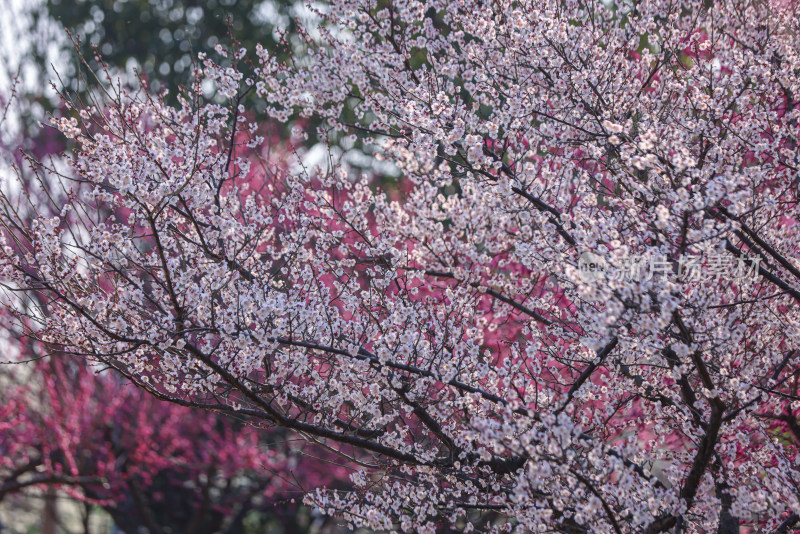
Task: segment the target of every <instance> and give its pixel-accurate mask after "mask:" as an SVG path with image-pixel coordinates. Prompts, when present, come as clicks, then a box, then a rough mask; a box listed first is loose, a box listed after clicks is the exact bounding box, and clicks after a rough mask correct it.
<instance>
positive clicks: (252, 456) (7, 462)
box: [0, 356, 330, 533]
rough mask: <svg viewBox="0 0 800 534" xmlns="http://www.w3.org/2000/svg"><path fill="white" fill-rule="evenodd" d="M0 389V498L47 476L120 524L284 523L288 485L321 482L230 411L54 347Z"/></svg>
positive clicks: (236, 528) (217, 528)
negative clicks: (143, 385)
mask: <svg viewBox="0 0 800 534" xmlns="http://www.w3.org/2000/svg"><path fill="white" fill-rule="evenodd" d="M38 388H41V391H37V389H38ZM0 400H2V404H1V406H2V419H1V421H2V422H0V424H1V425H2V427H3V432H2V434H1V436H2V437H0V451H2V454H3V460H2V464H1V465H0V467H2V475H1V476H0V482H1V483H0V500H2V499H3V498H5V497H7V496H10V495H14V494H16V493H18V492H21V491H25V490H27V489H28V488H31V487H37V486H44V485H45V484H47V485H55V486H57V487H60V488H61V489H62V490H63V491H65V492H66V493H67V494H68V495H70V496H72V497H75V498H77V499H79V500H80V501H84V502H87V503H89V504H91V505H95V506H99V507H102V508H103V509H104V510H106V511H107V512H108V513H109V514H110V515H111V517H112V518H113V520H114V523H115V524H116V525H117V527H119V528H120V529H121V530H122V531H123V532H139V531H140V529H141V528H146V529H147V531H148V532H151V533H158V532H169V531H172V532H187V533H188V532H194V533H202V532H208V533H214V532H242V531H243V522H244V521H245V519H247V518H248V516H250V519H251V520H253V519H255V518H257V519H259V520H263V519H264V518H275V517H277V518H278V519H279V520H280V521H281V523H284V524H286V525H290V524H291V521H292V519H293V518H292V515H294V514H293V512H295V513H296V506H292V505H291V503H290V500H291V499H292V497H293V496H296V495H297V494H298V492H299V490H298V487H297V486H298V485H302V484H303V483H316V482H319V481H320V480H327V481H330V478H329V477H327V478H326V477H324V476H323V477H322V478H320V477H314V476H313V475H312V476H311V477H308V476H307V475H304V473H306V474H308V473H309V472H308V471H302V472H301V471H299V470H298V469H297V454H295V453H293V452H292V450H291V447H290V446H289V444H287V443H281V436H280V435H277V434H273V435H271V436H269V438H270V442H271V443H272V446H271V447H265V445H264V439H263V438H264V437H265V436H261V435H259V434H258V433H256V432H254V429H252V428H250V427H247V426H246V425H244V424H242V423H241V422H238V421H236V420H234V419H231V418H220V417H218V416H215V415H214V414H211V413H193V412H189V411H188V410H187V409H186V408H183V407H179V406H176V405H173V404H167V403H164V402H161V401H159V400H157V399H155V398H153V397H151V396H147V395H145V394H143V393H142V392H140V391H139V390H137V389H136V388H135V387H133V386H131V385H130V384H121V383H120V380H119V379H118V378H116V377H115V376H113V375H110V374H109V373H105V374H101V375H94V374H93V373H92V372H91V371H90V370H89V369H87V368H86V366H85V365H84V364H83V363H80V362H75V361H73V360H70V359H68V358H66V357H64V356H58V357H55V358H52V359H49V360H44V361H43V362H41V363H39V364H37V366H36V368H35V369H34V370H33V371H32V374H31V375H29V376H27V377H26V382H25V384H21V385H18V386H16V387H7V388H4V391H3V393H2V397H0ZM323 466H325V464H324V463H323V462H319V463H318V464H317V465H316V466H315V467H316V468H317V469H320V468H321V467H323ZM309 467H310V466H309ZM304 478H305V480H304ZM276 504H278V507H277V509H276V510H273V508H274V507H275V506H276ZM259 513H261V514H262V515H261V516H259V515H258V514H259ZM86 521H88V517H87V518H86Z"/></svg>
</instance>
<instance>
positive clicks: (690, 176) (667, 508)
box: [0, 0, 800, 534]
mask: <svg viewBox="0 0 800 534" xmlns="http://www.w3.org/2000/svg"><path fill="white" fill-rule="evenodd" d="M795 11H796V7H794V6H793V5H792V4H791V3H788V2H768V1H755V0H752V1H751V0H730V1H709V2H703V3H700V2H691V3H690V2H685V3H681V2H675V1H671V0H670V1H667V0H646V1H641V2H625V1H619V2H600V1H597V2H593V1H585V2H583V1H573V0H552V1H551V0H545V1H542V2H535V3H533V2H494V3H486V2H483V1H472V0H462V1H460V2H446V1H434V2H424V3H423V2H415V1H413V0H412V1H405V2H394V1H392V2H385V3H384V2H381V3H373V2H368V1H361V0H337V1H334V2H332V3H331V4H330V5H329V6H326V8H325V9H324V10H323V11H321V12H320V13H318V15H319V21H320V22H319V24H318V25H317V26H316V27H313V28H312V27H308V28H305V29H304V30H303V31H302V32H301V36H302V39H301V41H302V42H301V43H300V46H299V48H298V47H297V46H295V48H298V49H297V50H296V53H295V57H294V58H293V60H292V61H287V62H285V63H282V62H278V61H277V60H276V59H275V57H274V56H273V54H272V53H271V51H269V50H264V49H262V48H259V49H258V50H257V51H256V52H257V55H258V64H257V65H256V67H255V69H252V68H250V67H249V66H248V65H247V64H245V63H243V62H238V63H237V61H238V60H240V59H242V58H244V57H245V54H246V52H245V51H235V52H233V54H232V58H230V59H233V60H234V61H233V66H232V67H220V66H218V65H217V64H215V63H214V62H213V61H212V60H210V59H206V58H205V57H204V56H201V61H203V64H202V65H201V66H200V67H199V68H198V70H197V72H196V76H197V80H196V82H195V84H194V85H193V86H192V87H191V88H190V89H189V90H188V91H186V92H185V94H184V95H183V99H182V102H181V105H180V107H178V108H174V107H170V106H167V105H166V104H164V102H163V100H162V99H160V98H157V97H153V96H148V95H146V94H144V93H131V92H126V91H124V90H121V89H119V88H115V87H113V86H110V87H106V88H105V90H106V91H107V98H106V101H105V103H104V104H103V105H102V106H98V107H88V108H86V107H83V108H81V107H79V106H75V109H74V110H73V111H74V114H67V116H65V117H63V118H61V119H59V121H58V126H59V128H60V129H61V131H62V132H63V133H64V134H65V135H66V136H67V137H68V138H71V139H74V140H75V143H76V149H75V155H74V158H73V159H72V162H71V169H70V171H69V172H64V173H58V172H56V169H52V168H50V166H48V165H38V166H34V170H35V172H36V173H38V175H40V176H41V177H42V183H46V184H51V183H52V182H55V183H57V184H58V186H59V187H62V188H63V189H64V191H65V192H66V196H67V198H66V200H65V201H63V202H59V203H57V204H55V203H53V205H52V206H50V208H51V209H55V212H56V213H57V214H56V215H55V216H53V215H52V214H51V213H48V212H47V206H46V204H47V198H44V199H43V200H44V202H39V201H31V202H27V198H29V197H26V196H25V195H22V196H21V197H19V196H18V195H15V192H14V191H13V190H12V189H11V188H8V187H7V188H5V189H4V191H5V194H4V197H3V200H4V203H3V206H4V211H3V215H2V219H1V220H2V224H3V226H4V229H5V232H4V239H5V244H4V247H5V248H4V249H3V250H4V253H3V254H2V257H1V258H0V266H1V267H2V278H3V281H4V287H5V288H6V293H5V303H6V307H7V309H8V311H9V313H11V314H13V315H14V316H15V317H16V318H17V319H18V321H19V322H21V323H22V325H23V326H25V324H26V321H30V323H29V328H28V333H29V335H30V336H31V337H32V338H33V339H37V340H40V341H42V342H44V343H46V344H48V345H49V346H50V347H53V348H54V350H58V351H62V352H65V353H71V354H76V355H79V356H83V357H86V358H88V359H90V360H92V361H96V362H102V364H105V365H107V366H110V367H112V368H114V369H115V370H117V371H118V372H119V373H120V374H122V375H123V376H124V377H125V378H126V379H127V380H128V381H129V382H131V383H133V384H135V385H137V386H138V387H139V388H141V389H143V390H146V391H148V392H150V393H151V394H152V395H153V396H155V397H156V398H159V399H162V400H166V401H170V402H172V403H176V404H179V405H182V406H188V407H194V408H196V409H205V410H213V411H218V412H221V413H227V414H229V415H231V416H234V417H236V418H241V419H244V420H246V421H248V423H250V424H252V425H256V426H260V427H263V428H265V429H268V428H272V427H282V428H285V429H288V430H290V431H293V432H294V433H295V434H296V435H298V436H300V437H303V438H304V439H305V440H307V441H309V442H312V443H315V444H317V445H318V446H319V447H320V448H321V449H322V450H327V451H334V452H335V453H336V454H337V455H338V456H339V457H340V458H341V459H343V460H344V461H345V462H347V464H348V465H349V467H350V468H351V469H352V470H353V473H352V475H351V480H352V481H353V483H354V485H355V487H354V488H350V489H347V490H341V489H340V490H337V489H336V488H335V487H331V486H330V485H326V484H320V486H319V487H318V488H317V489H316V490H314V491H309V492H308V493H307V495H306V498H305V499H306V502H307V503H309V504H312V505H314V506H316V507H317V508H319V509H320V510H321V511H323V512H324V513H326V514H328V515H331V516H337V517H341V518H342V519H343V520H344V521H345V522H346V523H347V524H348V525H350V526H357V525H358V526H368V527H370V528H373V529H376V530H395V531H403V532H433V531H435V530H436V529H437V528H451V529H455V530H459V531H471V530H484V531H490V532H503V531H513V530H515V529H516V530H517V531H520V532H522V531H525V532H569V533H573V532H598V533H607V532H616V533H622V532H636V533H639V532H645V533H649V534H654V533H658V532H682V533H710V532H717V533H721V534H722V533H724V534H729V533H738V532H748V531H749V532H753V531H758V530H759V529H761V530H762V531H766V532H788V531H790V530H791V529H793V528H795V527H796V525H797V524H798V515H797V514H798V512H800V490H799V488H798V484H799V483H800V467H799V466H798V463H799V462H800V456H798V444H800V439H799V438H800V433H799V432H798V426H799V420H798V417H800V411H799V410H800V408H798V406H800V405H798V401H800V397H798V395H797V393H798V392H797V373H798V372H800V353H798V346H797V345H798V327H800V313H799V312H798V305H800V262H798V258H797V257H798V253H800V250H798V235H797V233H798V221H797V219H798V214H799V213H798V204H797V202H798V179H800V174H799V173H798V168H797V165H798V160H797V137H798V122H797V119H798V116H800V109H798V108H797V95H798V91H800V83H798V74H800V57H798V52H799V51H800V37H799V36H798V27H797V26H798V20H800V19H798V18H797V17H796V12H795ZM289 45H290V43H287V46H289ZM294 45H297V43H294ZM219 52H220V53H222V54H225V53H226V52H225V51H224V50H222V49H220V50H219ZM210 84H215V86H216V88H217V91H218V93H219V94H220V95H223V96H225V97H227V99H228V100H227V101H226V102H225V103H222V102H220V101H212V102H206V101H205V100H204V99H203V87H208V86H209V85H210ZM252 91H255V92H256V94H257V95H258V96H260V97H261V98H263V99H264V100H265V101H266V102H267V105H268V113H269V115H270V116H271V117H272V118H274V119H277V120H281V121H304V120H307V119H314V120H322V121H323V122H322V124H325V125H326V126H325V127H324V128H322V129H321V130H320V131H319V132H318V133H319V136H320V137H321V138H323V139H325V140H326V143H325V144H326V146H327V147H328V148H329V149H330V150H328V154H329V157H328V158H327V159H324V161H323V162H322V164H317V165H313V166H312V165H310V164H308V165H306V164H304V160H301V159H298V161H296V162H292V161H275V160H273V159H271V158H270V157H269V156H266V157H264V156H263V151H262V148H263V146H264V145H265V144H266V142H265V141H264V139H262V137H261V136H260V134H259V128H258V125H257V124H256V123H254V122H253V121H252V119H251V118H250V117H249V116H248V115H247V113H246V110H245V109H244V108H243V107H242V106H241V105H240V104H241V101H242V98H243V95H245V94H247V93H250V92H252ZM298 124H301V123H300V122H298ZM296 136H297V137H298V138H302V137H303V136H304V132H303V131H302V129H301V128H298V129H297V131H296ZM350 146H355V147H358V149H359V150H360V151H362V152H363V153H367V154H370V155H372V156H373V157H374V158H375V159H376V160H383V161H385V162H388V164H390V165H391V166H393V168H394V169H396V170H397V171H398V172H399V176H400V177H399V178H398V180H399V181H400V187H399V188H398V190H399V191H400V192H401V194H394V197H393V198H390V197H389V196H388V195H387V194H385V193H384V191H383V189H382V187H381V186H380V184H379V183H378V182H379V181H378V180H377V179H376V178H375V176H374V175H373V174H371V173H367V174H364V173H362V172H360V171H356V170H354V169H353V168H352V167H351V166H350V165H348V162H347V159H346V158H344V157H341V158H340V157H339V156H338V155H337V154H339V152H338V147H345V148H346V147H350ZM334 149H336V150H334ZM299 153H300V152H299V150H298V154H299ZM253 154H256V155H260V154H261V155H262V156H260V157H253ZM346 154H347V152H345V155H346ZM305 163H308V162H307V161H305ZM256 177H257V179H256ZM50 187H52V186H50ZM29 194H30V195H34V193H33V192H29ZM33 198H36V199H41V197H39V196H33ZM40 204H42V205H40ZM35 210H43V211H42V216H39V217H34V218H32V219H30V222H29V220H28V219H26V218H25V217H26V216H27V215H28V214H29V213H31V212H32V211H35ZM31 294H37V295H45V296H46V299H47V300H46V308H47V309H46V313H44V312H38V311H36V310H35V309H32V308H31V301H30V300H29V299H28V295H31Z"/></svg>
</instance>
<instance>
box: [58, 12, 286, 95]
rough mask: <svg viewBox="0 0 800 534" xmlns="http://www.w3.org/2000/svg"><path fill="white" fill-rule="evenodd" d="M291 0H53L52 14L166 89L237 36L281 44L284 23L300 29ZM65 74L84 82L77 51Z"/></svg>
mask: <svg viewBox="0 0 800 534" xmlns="http://www.w3.org/2000/svg"><path fill="white" fill-rule="evenodd" d="M291 6H292V4H291V3H290V2H287V1H285V0H274V1H273V0H45V8H46V9H45V15H46V16H48V17H50V18H52V19H54V20H56V21H58V22H59V23H60V24H63V26H64V27H66V28H67V29H68V30H70V31H71V32H72V33H73V35H75V36H76V37H79V38H80V39H81V41H82V45H81V46H82V50H81V52H82V53H83V54H84V55H85V56H86V57H87V58H91V57H92V56H93V51H92V48H91V46H92V45H96V46H97V47H98V49H99V51H100V53H101V54H102V56H103V60H104V61H105V62H106V63H107V64H109V65H110V66H113V67H118V68H120V69H125V70H127V71H128V72H132V71H133V69H134V68H135V69H137V70H138V71H139V72H140V73H141V74H142V75H143V76H144V77H145V79H147V80H148V81H149V82H150V88H151V89H152V90H154V91H158V90H159V89H161V88H162V87H169V88H171V89H172V90H171V93H172V98H175V88H176V87H177V86H178V84H182V83H185V82H186V81H187V80H188V77H189V73H190V71H191V65H192V61H193V60H195V59H196V57H197V53H198V52H200V51H209V50H211V49H213V47H214V45H216V44H217V43H218V42H220V40H222V44H223V45H228V44H230V40H229V39H228V40H227V42H226V36H228V35H229V34H232V37H233V38H234V39H235V40H236V41H237V42H239V43H241V46H244V47H246V48H247V49H248V50H253V49H254V48H255V44H256V43H261V44H262V45H263V46H264V47H267V48H270V49H273V50H274V49H275V47H276V41H277V39H278V32H277V31H276V30H277V28H283V29H286V30H287V31H290V32H291V31H292V30H293V29H294V18H293V16H292V14H291ZM70 61H71V63H72V65H71V69H70V72H69V73H68V76H67V78H68V79H65V80H64V81H65V82H66V83H67V85H68V86H71V88H72V89H77V88H78V87H77V81H76V75H75V73H76V72H77V69H76V68H75V67H76V66H77V65H76V62H77V58H76V57H75V54H72V55H71V57H70Z"/></svg>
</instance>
